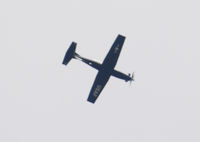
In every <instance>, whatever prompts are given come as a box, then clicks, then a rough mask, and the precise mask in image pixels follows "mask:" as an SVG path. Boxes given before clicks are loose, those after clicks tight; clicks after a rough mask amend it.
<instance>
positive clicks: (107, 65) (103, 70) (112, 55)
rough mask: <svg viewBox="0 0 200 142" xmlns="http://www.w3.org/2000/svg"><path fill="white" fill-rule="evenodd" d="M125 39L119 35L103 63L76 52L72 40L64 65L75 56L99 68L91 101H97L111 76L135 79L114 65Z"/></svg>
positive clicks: (126, 79) (90, 95)
mask: <svg viewBox="0 0 200 142" xmlns="http://www.w3.org/2000/svg"><path fill="white" fill-rule="evenodd" d="M124 41H125V37H124V36H122V35H118V36H117V38H116V40H115V42H114V43H113V45H112V47H111V49H110V51H109V52H108V54H107V56H106V57H105V59H104V61H103V63H102V64H100V63H98V62H96V61H93V60H90V59H87V58H84V57H81V56H80V55H79V54H77V53H76V52H75V50H76V43H75V42H72V44H71V45H70V47H69V49H68V51H67V52H66V54H65V57H64V60H63V64H64V65H67V64H68V63H69V61H70V60H71V59H72V58H74V59H77V60H80V61H82V62H84V63H86V64H87V65H89V66H91V67H93V68H95V69H97V70H98V73H97V76H96V78H95V81H94V83H93V86H92V88H91V90H90V94H89V97H88V99H87V100H88V101H89V102H91V103H95V101H96V100H97V98H98V96H99V95H100V93H101V91H102V90H103V88H104V87H105V85H106V83H107V82H108V80H109V78H110V76H114V77H116V78H119V79H122V80H125V81H126V82H127V81H133V80H134V79H133V75H132V76H131V75H130V74H128V75H126V74H124V73H122V72H120V71H117V70H115V69H114V67H115V65H116V63H117V60H118V57H119V55H120V52H121V49H122V47H123V43H124Z"/></svg>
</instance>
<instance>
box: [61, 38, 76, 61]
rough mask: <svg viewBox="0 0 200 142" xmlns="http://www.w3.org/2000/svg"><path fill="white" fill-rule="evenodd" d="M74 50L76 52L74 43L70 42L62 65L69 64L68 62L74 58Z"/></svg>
mask: <svg viewBox="0 0 200 142" xmlns="http://www.w3.org/2000/svg"><path fill="white" fill-rule="evenodd" d="M75 50H76V43H75V42H72V43H71V45H70V47H69V49H68V50H67V52H66V53H65V57H64V59H63V62H62V63H63V64H64V65H67V64H68V63H69V61H70V60H71V59H72V58H73V57H74V55H75Z"/></svg>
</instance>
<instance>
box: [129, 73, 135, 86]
mask: <svg viewBox="0 0 200 142" xmlns="http://www.w3.org/2000/svg"><path fill="white" fill-rule="evenodd" d="M129 76H130V78H131V79H130V80H129V81H130V85H131V84H132V81H135V80H134V76H135V74H134V72H133V73H132V74H130V73H129Z"/></svg>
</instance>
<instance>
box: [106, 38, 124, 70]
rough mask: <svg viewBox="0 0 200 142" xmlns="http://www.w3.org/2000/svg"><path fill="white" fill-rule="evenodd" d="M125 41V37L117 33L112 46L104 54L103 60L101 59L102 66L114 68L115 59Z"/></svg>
mask: <svg viewBox="0 0 200 142" xmlns="http://www.w3.org/2000/svg"><path fill="white" fill-rule="evenodd" d="M124 41H125V37H124V36H122V35H118V36H117V38H116V39H115V41H114V43H113V45H112V47H111V48H110V51H109V52H108V54H107V55H106V57H105V59H104V61H103V64H102V65H103V66H104V67H105V68H110V69H111V70H112V69H114V67H115V65H116V63H117V60H118V58H119V55H120V52H121V49H122V47H123V44H124Z"/></svg>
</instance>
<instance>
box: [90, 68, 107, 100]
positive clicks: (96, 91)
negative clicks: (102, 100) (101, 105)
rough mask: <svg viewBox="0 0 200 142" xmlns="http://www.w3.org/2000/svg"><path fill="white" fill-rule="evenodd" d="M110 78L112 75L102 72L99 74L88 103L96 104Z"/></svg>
mask: <svg viewBox="0 0 200 142" xmlns="http://www.w3.org/2000/svg"><path fill="white" fill-rule="evenodd" d="M109 78H110V75H105V74H104V73H103V72H101V71H99V72H98V74H97V76H96V78H95V81H94V83H93V86H92V89H91V91H90V94H89V97H88V99H87V101H89V102H91V103H95V101H96V99H97V98H98V96H99V95H100V93H101V91H102V90H103V88H104V87H105V85H106V83H107V82H108V80H109Z"/></svg>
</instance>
